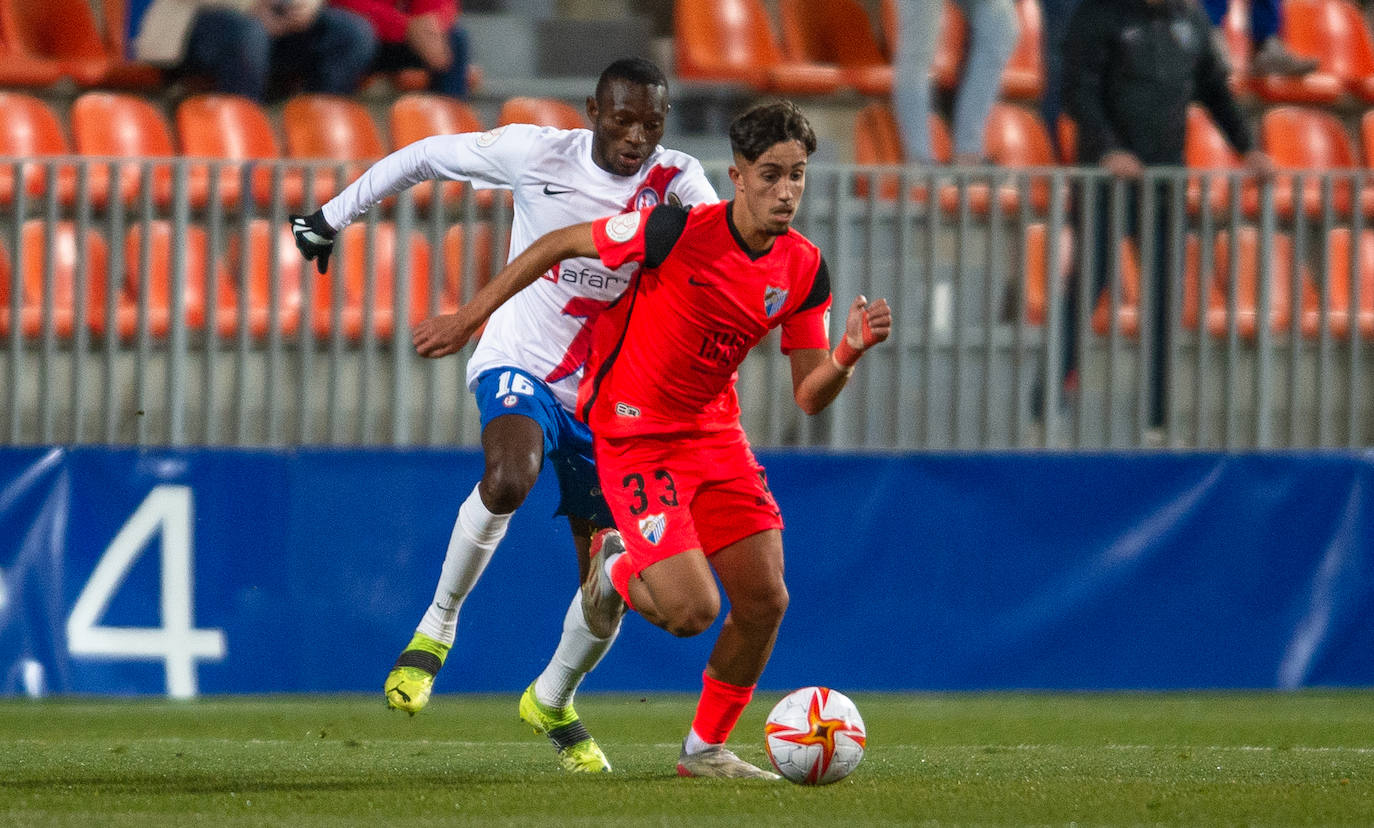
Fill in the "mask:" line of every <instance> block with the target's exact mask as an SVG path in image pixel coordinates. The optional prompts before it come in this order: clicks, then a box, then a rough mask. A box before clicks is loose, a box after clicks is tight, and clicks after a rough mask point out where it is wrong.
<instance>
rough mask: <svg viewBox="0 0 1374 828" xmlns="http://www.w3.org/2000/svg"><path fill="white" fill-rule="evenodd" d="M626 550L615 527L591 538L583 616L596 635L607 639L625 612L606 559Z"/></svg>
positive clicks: (583, 597) (583, 591) (583, 584)
mask: <svg viewBox="0 0 1374 828" xmlns="http://www.w3.org/2000/svg"><path fill="white" fill-rule="evenodd" d="M624 551H625V541H624V539H623V538H621V537H620V533H619V532H617V531H616V530H614V529H602V530H601V531H600V532H597V533H596V534H595V535H594V536H593V537H592V548H591V560H590V561H589V562H588V566H587V580H585V581H583V582H582V617H583V618H585V619H586V620H587V629H589V630H591V633H592V635H594V636H596V637H597V638H610V637H611V636H613V635H615V631H616V628H617V627H619V626H620V619H621V618H623V617H624V615H625V599H624V598H621V597H620V593H618V592H616V591H615V587H614V586H612V585H611V579H610V578H608V577H607V576H606V559H607V558H609V557H611V556H613V555H618V554H620V553H622V552H624Z"/></svg>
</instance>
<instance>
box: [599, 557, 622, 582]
mask: <svg viewBox="0 0 1374 828" xmlns="http://www.w3.org/2000/svg"><path fill="white" fill-rule="evenodd" d="M624 554H625V553H624V552H617V553H615V554H614V555H607V556H606V558H605V560H603V561H602V562H601V571H602V572H604V573H606V583H607V584H610V583H612V580H611V567H612V566H614V565H615V562H616V561H618V560H620V556H621V555H624Z"/></svg>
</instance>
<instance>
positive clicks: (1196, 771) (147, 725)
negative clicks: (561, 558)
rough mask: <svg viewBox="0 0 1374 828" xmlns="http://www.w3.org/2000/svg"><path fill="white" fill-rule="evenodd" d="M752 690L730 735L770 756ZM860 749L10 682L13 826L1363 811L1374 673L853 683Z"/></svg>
mask: <svg viewBox="0 0 1374 828" xmlns="http://www.w3.org/2000/svg"><path fill="white" fill-rule="evenodd" d="M781 695H782V694H781V693H771V692H760V693H759V694H758V696H757V697H756V699H755V702H754V704H753V705H751V707H750V709H749V710H748V711H747V712H746V714H745V716H744V719H743V720H742V721H741V723H740V726H739V728H738V729H737V730H736V733H735V737H734V738H733V739H732V741H731V744H732V746H733V747H734V748H735V749H736V751H737V752H738V753H739V754H740V755H741V756H743V757H744V758H746V759H749V760H751V761H754V762H757V763H760V764H766V763H767V759H766V757H765V756H764V753H763V740H762V735H761V734H762V719H763V716H764V714H765V713H766V712H767V710H768V708H769V707H770V706H771V705H772V703H773V701H775V700H776V698H780V697H781ZM849 695H850V696H851V697H852V698H853V699H854V700H855V702H856V703H857V704H858V706H859V710H860V711H861V712H862V713H863V715H864V719H865V722H866V723H867V725H868V732H869V747H868V755H867V756H866V757H865V759H864V762H863V764H862V765H861V766H860V767H859V769H858V771H857V772H855V774H854V775H853V776H851V777H850V778H849V779H846V780H844V781H842V782H839V783H837V784H835V785H831V786H828V787H824V788H803V787H798V786H794V785H790V784H788V783H786V782H758V781H751V782H735V781H728V780H689V779H678V778H676V777H675V776H674V763H675V760H676V757H677V752H678V747H679V741H680V739H681V735H682V733H683V730H684V729H685V728H686V726H687V723H688V721H689V719H690V717H691V714H692V709H693V704H694V702H695V699H694V698H692V697H689V696H682V695H651V696H648V697H640V696H637V695H596V694H590V693H588V694H583V695H582V696H580V697H579V698H578V710H579V712H581V714H582V717H583V720H584V721H585V722H586V723H587V724H588V726H589V727H590V729H591V730H592V732H593V733H594V734H596V736H597V738H598V741H600V742H601V744H602V746H603V748H604V749H605V750H606V753H607V755H608V756H609V757H610V759H611V762H612V763H613V764H614V765H615V768H616V770H615V773H614V774H612V775H609V776H596V777H585V776H573V775H571V774H567V773H564V772H562V771H560V770H559V769H558V768H557V765H556V764H555V762H554V754H553V750H552V748H551V747H550V746H549V745H548V743H547V742H545V741H544V740H543V738H542V737H536V736H534V735H532V734H531V733H530V732H529V730H528V729H527V728H525V727H524V726H523V725H521V724H519V723H518V722H517V720H516V713H515V706H516V700H517V697H518V694H516V693H512V694H510V695H508V696H500V697H495V696H467V695H439V696H436V697H435V699H434V700H433V701H432V702H431V703H430V706H429V708H428V709H426V710H425V711H424V712H423V713H421V714H420V715H419V716H416V717H414V718H408V717H406V716H404V715H402V714H399V713H391V712H388V711H386V710H385V709H384V707H383V704H382V701H381V695H380V693H379V694H377V695H375V696H366V697H363V696H308V697H302V696H294V697H242V698H240V697H233V698H207V699H202V700H198V701H193V702H167V701H143V700H49V701H27V700H9V701H4V702H0V825H7V826H9V825H14V826H27V825H33V826H45V827H46V826H91V825H115V826H124V825H128V826H147V825H157V826H160V825H178V826H180V825H195V826H217V825H234V826H258V825H287V826H297V827H300V828H308V827H309V826H352V825H358V826H362V825H367V826H374V827H375V826H385V828H416V827H417V826H429V825H484V826H485V825H520V826H526V825H557V826H598V828H600V826H613V825H688V824H690V825H741V826H753V825H787V826H800V825H826V826H842V828H850V826H860V825H907V824H912V825H971V824H977V825H1029V824H1039V825H1050V824H1068V823H1072V822H1076V823H1078V824H1091V825H1142V824H1151V825H1153V824H1161V825H1237V824H1253V825H1371V824H1374V693H1370V692H1363V691H1358V692H1357V691H1349V692H1303V693H1282V694H1280V693H1253V694H1252V693H1215V694H1214V693H1181V694H1135V693H1133V694H1074V695H1061V694H988V695H896V694H865V693H850V694H849Z"/></svg>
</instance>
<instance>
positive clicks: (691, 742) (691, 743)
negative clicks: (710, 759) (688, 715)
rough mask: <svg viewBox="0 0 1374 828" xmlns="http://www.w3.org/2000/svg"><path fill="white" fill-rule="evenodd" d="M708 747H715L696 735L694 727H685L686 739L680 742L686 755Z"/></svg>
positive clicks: (699, 751)
mask: <svg viewBox="0 0 1374 828" xmlns="http://www.w3.org/2000/svg"><path fill="white" fill-rule="evenodd" d="M710 747H715V745H713V744H711V743H710V742H708V741H706V740H705V739H703V738H701V737H700V736H698V735H697V732H696V730H695V729H693V728H688V729H687V739H686V741H684V742H683V743H682V752H683V753H686V754H688V755H690V754H693V753H701V752H702V751H703V750H706V749H707V748H710Z"/></svg>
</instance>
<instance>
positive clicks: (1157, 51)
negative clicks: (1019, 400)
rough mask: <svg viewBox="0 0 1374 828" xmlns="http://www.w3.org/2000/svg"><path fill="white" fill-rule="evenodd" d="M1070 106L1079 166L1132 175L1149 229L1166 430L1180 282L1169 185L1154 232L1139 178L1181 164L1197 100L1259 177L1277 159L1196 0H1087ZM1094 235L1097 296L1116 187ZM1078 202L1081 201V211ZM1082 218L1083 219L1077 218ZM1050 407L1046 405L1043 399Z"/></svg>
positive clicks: (1156, 404) (1152, 336)
mask: <svg viewBox="0 0 1374 828" xmlns="http://www.w3.org/2000/svg"><path fill="white" fill-rule="evenodd" d="M1063 57H1064V101H1065V105H1066V109H1067V111H1068V113H1069V115H1070V116H1071V117H1072V118H1073V119H1074V120H1075V121H1076V122H1077V124H1078V141H1077V153H1078V157H1077V163H1079V164H1093V165H1101V166H1102V167H1103V168H1104V169H1105V170H1106V171H1107V172H1108V173H1110V174H1111V176H1112V177H1114V178H1117V179H1127V180H1128V181H1129V182H1130V184H1129V186H1128V187H1127V192H1126V198H1125V199H1124V201H1125V204H1124V209H1125V227H1126V232H1127V233H1128V234H1129V235H1130V236H1131V237H1132V238H1134V239H1135V240H1136V243H1137V245H1139V244H1140V242H1141V237H1142V234H1143V233H1144V232H1145V231H1147V230H1148V231H1149V232H1150V233H1152V234H1153V235H1152V241H1153V244H1154V250H1155V251H1156V255H1155V256H1154V262H1155V267H1154V271H1153V273H1152V274H1150V275H1149V277H1148V278H1147V279H1146V284H1145V285H1143V286H1142V288H1148V289H1151V290H1152V293H1150V294H1149V295H1148V296H1145V295H1142V298H1141V303H1142V305H1144V303H1145V302H1147V301H1148V302H1149V303H1150V304H1149V306H1148V308H1145V307H1142V311H1144V312H1146V313H1148V316H1149V319H1150V320H1151V323H1150V324H1151V329H1150V331H1149V332H1148V333H1145V334H1142V341H1143V342H1144V343H1145V345H1146V347H1148V348H1149V349H1150V354H1151V362H1150V364H1151V371H1150V376H1149V378H1148V380H1147V383H1146V385H1147V388H1149V393H1150V414H1149V420H1150V422H1149V426H1150V427H1151V428H1156V427H1158V426H1161V425H1163V424H1164V419H1165V417H1164V415H1165V395H1166V388H1165V378H1166V374H1165V368H1166V365H1165V354H1166V353H1167V351H1166V348H1167V345H1168V342H1167V338H1166V334H1167V330H1166V329H1167V322H1166V314H1165V311H1166V309H1167V308H1168V307H1169V298H1168V297H1169V296H1170V293H1171V291H1172V290H1173V289H1174V286H1173V285H1172V284H1171V281H1170V278H1169V277H1170V273H1169V269H1168V263H1169V258H1170V257H1169V256H1168V255H1166V252H1167V251H1168V250H1169V249H1170V247H1169V241H1170V240H1169V238H1168V228H1169V227H1170V225H1171V224H1172V221H1171V216H1170V214H1169V205H1170V201H1169V200H1168V198H1167V196H1168V193H1169V189H1170V188H1169V187H1168V186H1167V184H1166V183H1160V182H1157V183H1156V184H1155V185H1153V186H1152V187H1151V188H1150V192H1149V197H1150V198H1151V199H1152V202H1153V204H1154V205H1155V208H1156V209H1155V211H1154V216H1155V221H1154V226H1153V227H1151V228H1143V227H1141V226H1140V212H1141V211H1140V206H1141V200H1142V197H1144V196H1145V195H1146V193H1145V188H1144V187H1143V186H1142V185H1141V183H1140V178H1141V176H1142V174H1143V173H1144V171H1145V168H1146V167H1148V166H1169V167H1181V166H1183V165H1184V158H1183V149H1184V140H1185V134H1186V129H1187V122H1188V121H1187V108H1188V104H1189V103H1190V102H1192V101H1198V102H1199V103H1201V104H1202V105H1204V106H1205V107H1207V109H1208V110H1209V111H1210V112H1211V113H1212V117H1213V119H1214V120H1215V121H1216V123H1217V126H1218V127H1220V129H1221V131H1222V132H1223V134H1225V135H1226V138H1227V140H1229V141H1230V142H1231V144H1232V145H1233V146H1234V147H1235V148H1236V150H1237V151H1238V152H1240V153H1242V154H1243V155H1244V159H1245V164H1246V166H1247V167H1248V168H1249V169H1250V170H1251V171H1253V172H1254V173H1255V174H1257V175H1261V176H1268V175H1270V174H1271V173H1272V172H1273V162H1272V161H1271V160H1270V159H1269V157H1268V156H1267V155H1265V154H1264V153H1263V152H1260V151H1259V150H1256V149H1255V148H1254V144H1253V141H1252V138H1251V135H1250V131H1249V129H1248V128H1247V126H1246V123H1245V119H1244V117H1243V116H1242V114H1241V111H1240V108H1239V106H1238V105H1237V103H1236V100H1235V98H1234V96H1232V94H1231V90H1230V87H1228V86H1227V83H1226V76H1227V67H1226V60H1225V58H1223V57H1222V55H1221V53H1220V51H1219V50H1218V49H1217V46H1216V42H1215V40H1214V39H1213V38H1212V36H1211V25H1210V23H1209V21H1208V19H1207V17H1206V15H1205V14H1204V13H1203V11H1202V9H1201V8H1199V7H1198V6H1197V5H1196V3H1194V2H1193V0H1082V2H1081V3H1080V4H1079V6H1078V8H1077V9H1076V10H1075V12H1074V14H1073V17H1072V19H1071V20H1070V22H1069V27H1068V32H1067V38H1066V39H1065V41H1064V55H1063ZM1094 201H1095V204H1096V210H1095V217H1094V221H1093V224H1092V227H1093V229H1094V231H1095V235H1094V238H1093V243H1094V245H1095V250H1094V255H1093V262H1094V263H1095V265H1096V267H1095V272H1094V273H1093V274H1092V278H1093V284H1092V290H1091V291H1090V292H1089V296H1090V297H1096V296H1098V295H1099V294H1100V293H1101V292H1102V290H1103V288H1104V287H1105V286H1106V285H1107V279H1108V275H1109V274H1108V271H1107V267H1108V263H1109V262H1110V260H1111V257H1110V256H1109V255H1108V253H1109V251H1110V249H1111V248H1110V246H1109V245H1111V244H1115V243H1116V240H1114V239H1111V238H1110V236H1111V233H1110V229H1109V228H1110V227H1111V221H1110V219H1111V208H1112V204H1111V198H1110V181H1104V182H1102V183H1101V186H1100V187H1099V188H1098V190H1097V192H1096V193H1095V198H1094ZM1080 204H1081V200H1078V203H1076V205H1075V207H1076V208H1077V207H1078V206H1079V205H1080ZM1078 218H1079V219H1080V225H1081V220H1082V219H1083V218H1085V217H1084V216H1082V215H1080V216H1079V217H1078ZM1078 278H1080V276H1079V274H1078V273H1077V272H1076V271H1075V272H1074V273H1073V274H1072V276H1071V279H1070V285H1069V287H1068V289H1067V290H1066V298H1067V302H1068V309H1067V311H1066V313H1065V314H1064V317H1063V318H1064V321H1065V325H1067V331H1066V335H1065V336H1064V348H1065V352H1064V353H1065V357H1064V369H1065V375H1064V378H1063V379H1064V381H1065V386H1066V387H1071V386H1072V385H1074V384H1076V376H1077V373H1076V372H1077V362H1076V359H1077V352H1078V348H1077V335H1078V331H1077V327H1076V326H1077V322H1078V307H1077V303H1078V289H1077V288H1076V283H1077V279H1078ZM1042 404H1043V403H1042Z"/></svg>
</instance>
